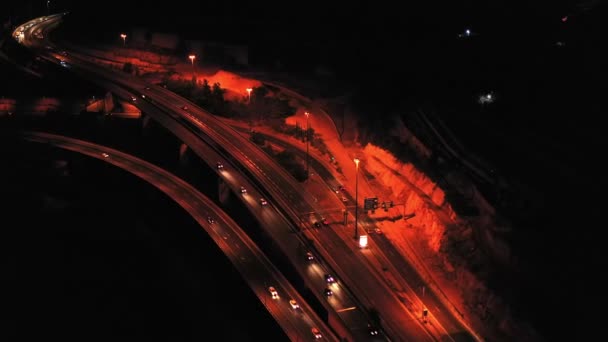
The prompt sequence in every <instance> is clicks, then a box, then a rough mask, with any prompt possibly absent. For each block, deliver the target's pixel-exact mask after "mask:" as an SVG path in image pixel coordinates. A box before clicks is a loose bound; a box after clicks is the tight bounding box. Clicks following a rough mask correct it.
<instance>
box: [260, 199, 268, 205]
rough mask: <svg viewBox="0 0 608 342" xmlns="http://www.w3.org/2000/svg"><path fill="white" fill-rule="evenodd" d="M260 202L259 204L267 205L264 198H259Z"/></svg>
mask: <svg viewBox="0 0 608 342" xmlns="http://www.w3.org/2000/svg"><path fill="white" fill-rule="evenodd" d="M260 204H261V205H267V204H268V202H267V201H266V200H265V199H263V198H260Z"/></svg>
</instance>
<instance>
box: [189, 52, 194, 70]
mask: <svg viewBox="0 0 608 342" xmlns="http://www.w3.org/2000/svg"><path fill="white" fill-rule="evenodd" d="M188 58H190V62H192V67H193V68H194V60H195V59H196V55H190V56H188Z"/></svg>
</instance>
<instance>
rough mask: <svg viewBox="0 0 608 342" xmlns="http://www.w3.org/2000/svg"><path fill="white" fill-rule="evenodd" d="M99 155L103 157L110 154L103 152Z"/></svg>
mask: <svg viewBox="0 0 608 342" xmlns="http://www.w3.org/2000/svg"><path fill="white" fill-rule="evenodd" d="M101 156H102V157H104V158H108V157H109V156H110V155H109V154H107V153H105V152H104V153H102V154H101Z"/></svg>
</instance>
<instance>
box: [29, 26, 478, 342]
mask: <svg viewBox="0 0 608 342" xmlns="http://www.w3.org/2000/svg"><path fill="white" fill-rule="evenodd" d="M58 21H59V20H58V19H57V20H47V21H42V22H40V23H37V24H36V25H34V26H32V27H30V28H29V29H28V30H26V37H25V38H24V39H23V43H24V44H26V45H29V46H34V45H35V44H42V43H45V42H44V41H43V40H41V39H37V38H35V35H34V34H33V30H39V29H41V26H45V25H46V27H48V28H52V26H53V25H57V24H58ZM44 31H45V29H42V32H44ZM42 36H44V37H46V36H48V34H46V33H43V34H42ZM45 44H46V43H45ZM39 51H40V53H41V54H43V55H44V53H45V52H47V50H45V49H44V48H41V49H40V50H39ZM51 55H52V56H53V57H52V58H49V60H50V61H53V62H55V63H59V61H60V60H62V61H63V63H62V64H61V65H63V66H64V67H65V66H66V64H67V65H68V66H69V67H68V69H70V70H72V71H74V72H77V73H79V74H81V75H82V76H84V77H85V78H88V79H91V80H92V81H94V82H97V83H99V84H102V85H103V86H104V87H106V88H108V89H110V90H112V91H113V92H115V93H116V94H118V95H119V96H122V97H124V98H125V99H131V97H134V98H136V99H137V100H136V104H137V105H138V106H139V107H140V109H142V111H143V112H144V113H149V114H150V115H151V116H152V117H154V118H155V119H156V120H157V121H159V122H160V123H161V124H162V125H163V126H165V127H167V128H168V129H169V130H170V131H172V132H174V133H175V134H176V135H177V136H178V137H180V139H182V140H183V141H184V142H186V144H187V145H188V146H190V147H191V148H192V149H193V150H194V151H195V152H196V153H197V155H199V156H201V158H203V159H205V155H204V154H202V153H199V152H198V149H199V147H198V146H199V145H201V141H204V142H205V143H206V144H208V145H209V146H212V147H213V149H214V150H215V151H217V152H218V154H219V155H220V156H221V157H222V158H223V162H224V163H225V164H226V165H229V166H230V167H229V168H232V169H234V170H236V171H237V172H238V173H241V174H243V175H244V177H245V178H243V179H242V183H243V184H248V185H247V187H248V188H253V187H255V188H257V191H258V192H259V193H260V195H261V196H262V197H265V198H267V199H268V200H269V202H270V205H269V206H266V207H264V210H265V211H264V212H263V213H261V214H260V213H258V215H259V216H258V218H259V219H260V222H261V223H262V225H263V227H264V228H265V229H266V230H267V231H268V232H269V234H270V235H271V236H272V237H273V239H274V240H275V241H276V242H278V244H279V246H280V248H281V249H282V251H283V253H284V254H286V255H287V256H288V257H289V259H290V261H291V262H292V264H294V266H295V267H296V269H297V270H298V271H299V272H300V274H301V275H302V274H303V275H304V276H307V277H306V278H305V279H307V281H308V282H307V284H308V285H309V286H310V287H311V288H312V289H315V293H316V294H317V295H318V296H319V298H320V300H325V298H324V296H323V295H322V293H321V292H322V290H323V288H324V284H323V278H322V275H321V274H323V273H325V272H330V273H335V274H336V275H337V278H338V279H339V285H338V286H339V287H340V291H336V296H335V297H332V298H330V299H329V300H328V301H327V302H326V307H329V309H330V310H333V312H335V313H336V315H337V317H339V318H340V320H341V321H342V322H343V323H344V324H345V325H346V326H347V327H348V330H349V331H350V333H352V334H353V336H356V335H358V334H363V332H364V331H365V330H366V329H367V322H368V321H369V320H370V319H369V312H367V311H368V310H367V309H369V308H375V309H376V310H378V311H379V312H380V317H381V319H382V328H383V330H384V331H385V332H386V333H387V335H388V336H390V337H391V338H394V339H399V340H406V341H407V340H409V341H427V340H429V341H432V340H441V341H443V340H455V339H454V338H453V336H454V335H455V334H460V333H462V332H466V331H467V328H466V327H462V326H461V325H460V322H459V320H458V319H456V318H454V317H451V316H452V315H450V311H449V310H446V311H445V312H444V311H440V310H438V312H443V314H444V316H446V317H448V319H449V320H450V322H449V323H450V324H447V325H446V324H445V322H443V319H442V321H441V322H440V321H439V320H438V317H435V316H434V314H433V310H434V309H435V307H429V309H430V310H431V316H430V319H431V323H432V324H424V323H423V320H422V317H421V312H420V310H417V309H412V308H411V307H408V306H407V302H406V301H404V300H403V298H402V297H400V296H399V295H398V294H397V293H395V292H394V291H393V290H392V289H391V287H390V286H389V284H387V283H386V281H385V279H383V277H382V275H381V274H380V272H379V271H378V269H377V265H375V264H374V263H373V260H372V259H370V257H369V254H370V250H359V249H358V247H357V245H356V242H355V241H354V240H352V237H350V238H349V237H348V236H344V234H338V233H336V231H334V230H332V229H326V230H317V229H314V228H313V226H312V223H311V222H310V220H308V221H307V220H302V217H303V216H305V215H306V214H307V213H318V212H321V211H322V210H324V209H323V207H321V206H320V205H319V204H318V203H317V198H315V197H314V196H312V195H311V194H310V193H309V192H307V191H305V190H304V189H303V187H302V185H301V184H299V183H297V182H296V181H295V180H294V179H293V178H292V177H291V176H290V175H289V174H287V173H286V172H285V171H284V170H283V169H282V168H281V167H280V166H279V165H278V164H277V163H276V162H275V161H274V160H272V159H271V158H270V157H269V156H267V155H266V154H265V153H264V152H263V151H262V150H261V149H259V148H258V147H257V146H255V145H253V144H252V143H251V142H249V141H248V140H247V139H246V138H245V137H243V136H241V135H240V134H239V133H238V132H237V131H235V130H234V129H232V128H231V127H229V126H228V125H227V124H224V123H223V122H221V121H219V120H217V119H216V118H215V117H214V116H213V115H211V114H210V113H208V112H207V111H204V110H203V109H201V108H198V107H197V106H196V105H194V104H193V103H191V102H189V101H187V100H184V99H183V98H181V97H179V96H177V95H175V94H173V93H171V92H169V91H167V90H166V89H163V88H161V87H157V86H151V85H149V84H146V83H145V82H143V81H141V80H139V79H137V78H135V77H132V76H130V75H126V74H124V73H118V72H115V71H112V70H108V69H104V68H101V67H99V66H96V65H93V64H91V63H88V62H87V61H86V59H81V58H78V57H77V56H76V54H75V53H74V52H70V53H69V54H67V55H60V54H59V53H57V52H56V51H55V52H51ZM119 88H120V89H119ZM142 94H145V95H146V101H143V100H142V98H141V95H142ZM184 106H187V109H184ZM153 107H155V108H156V109H155V108H153ZM159 109H160V110H161V111H162V112H163V114H161V115H158V114H154V113H157V112H158V111H159ZM177 126H179V127H177ZM184 127H189V130H190V131H191V134H184V132H183V130H184ZM192 133H193V134H192ZM206 161H207V162H208V163H209V164H215V161H211V160H209V159H206ZM237 172H234V173H231V174H230V176H231V177H236V173H237ZM224 173H225V172H224ZM233 186H235V185H234V184H233ZM351 203H352V202H351ZM249 205H251V203H249ZM341 205H343V204H341ZM268 209H270V210H268ZM313 215H314V214H313ZM316 219H317V220H318V219H320V215H316ZM302 228H303V229H302ZM309 240H310V241H313V242H314V249H315V251H316V252H317V253H319V254H320V258H319V259H320V260H321V261H324V262H323V263H318V264H316V266H318V267H323V269H324V270H323V271H319V272H316V273H317V274H316V276H319V277H321V279H315V274H310V272H311V271H310V267H309V266H310V265H308V266H305V265H301V264H299V263H301V262H302V261H303V257H302V255H301V253H300V252H299V250H301V249H302V245H303V244H304V246H305V248H308V241H309ZM376 248H379V247H374V250H373V253H374V255H375V256H376V258H386V256H384V255H383V254H384V252H383V251H382V250H375V249H376ZM393 267H394V266H393ZM328 270H334V271H333V272H332V271H328ZM319 280H320V281H319ZM319 283H320V285H321V286H323V287H322V288H321V289H320V291H317V290H316V288H318V287H319ZM429 292H430V291H429ZM413 296H415V295H413ZM411 301H412V302H416V303H418V302H419V299H417V297H415V298H413V299H412V300H411ZM438 304H439V305H438V306H436V307H437V308H440V305H442V304H441V303H438ZM351 307H355V308H356V309H355V310H349V311H342V310H343V309H344V308H351ZM452 323H453V324H452ZM446 326H447V329H446ZM448 329H449V330H448ZM464 340H470V339H464Z"/></svg>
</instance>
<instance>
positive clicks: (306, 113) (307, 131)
mask: <svg viewBox="0 0 608 342" xmlns="http://www.w3.org/2000/svg"><path fill="white" fill-rule="evenodd" d="M304 115H306V179H308V176H309V175H310V174H309V173H308V159H309V157H308V140H310V139H308V135H309V133H310V132H309V127H308V117H309V116H310V113H309V112H304Z"/></svg>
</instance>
